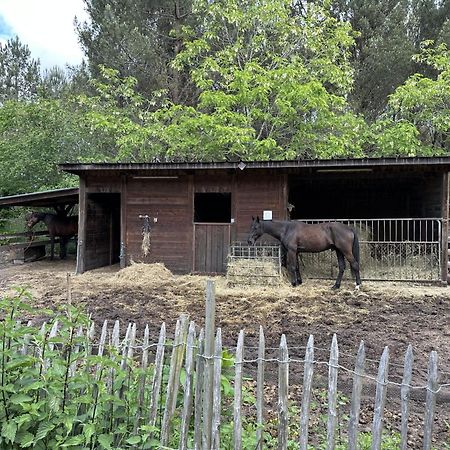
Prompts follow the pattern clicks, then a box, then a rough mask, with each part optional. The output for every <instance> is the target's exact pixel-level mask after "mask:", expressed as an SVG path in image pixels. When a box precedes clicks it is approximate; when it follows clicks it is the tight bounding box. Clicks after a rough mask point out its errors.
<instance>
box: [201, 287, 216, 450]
mask: <svg viewBox="0 0 450 450" xmlns="http://www.w3.org/2000/svg"><path fill="white" fill-rule="evenodd" d="M215 316H216V297H215V285H214V281H212V280H208V281H207V282H206V317H205V352H204V357H205V366H204V367H205V369H204V386H205V387H204V390H203V392H204V394H203V395H204V397H203V448H205V449H206V448H208V449H210V448H211V439H212V421H211V418H212V410H213V376H214V363H213V362H214V359H213V356H214V335H215V330H214V326H215V325H214V324H215Z"/></svg>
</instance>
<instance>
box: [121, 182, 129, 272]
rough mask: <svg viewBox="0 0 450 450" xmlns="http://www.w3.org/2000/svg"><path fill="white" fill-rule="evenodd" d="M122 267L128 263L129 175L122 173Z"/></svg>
mask: <svg viewBox="0 0 450 450" xmlns="http://www.w3.org/2000/svg"><path fill="white" fill-rule="evenodd" d="M119 259H120V268H121V269H123V268H124V267H126V265H127V176H126V175H122V178H121V189H120V254H119Z"/></svg>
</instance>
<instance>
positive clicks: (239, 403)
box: [233, 330, 244, 450]
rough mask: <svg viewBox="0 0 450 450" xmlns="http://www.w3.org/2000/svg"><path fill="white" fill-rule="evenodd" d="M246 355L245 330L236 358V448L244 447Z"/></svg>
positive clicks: (240, 337)
mask: <svg viewBox="0 0 450 450" xmlns="http://www.w3.org/2000/svg"><path fill="white" fill-rule="evenodd" d="M243 356H244V330H241V331H240V332H239V337H238V342H237V347H236V359H235V365H236V368H235V369H236V370H235V376H234V408H233V409H234V411H233V418H234V427H233V441H234V447H233V448H234V450H240V449H241V448H242V366H243V359H244V358H243Z"/></svg>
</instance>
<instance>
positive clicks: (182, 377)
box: [21, 280, 449, 450]
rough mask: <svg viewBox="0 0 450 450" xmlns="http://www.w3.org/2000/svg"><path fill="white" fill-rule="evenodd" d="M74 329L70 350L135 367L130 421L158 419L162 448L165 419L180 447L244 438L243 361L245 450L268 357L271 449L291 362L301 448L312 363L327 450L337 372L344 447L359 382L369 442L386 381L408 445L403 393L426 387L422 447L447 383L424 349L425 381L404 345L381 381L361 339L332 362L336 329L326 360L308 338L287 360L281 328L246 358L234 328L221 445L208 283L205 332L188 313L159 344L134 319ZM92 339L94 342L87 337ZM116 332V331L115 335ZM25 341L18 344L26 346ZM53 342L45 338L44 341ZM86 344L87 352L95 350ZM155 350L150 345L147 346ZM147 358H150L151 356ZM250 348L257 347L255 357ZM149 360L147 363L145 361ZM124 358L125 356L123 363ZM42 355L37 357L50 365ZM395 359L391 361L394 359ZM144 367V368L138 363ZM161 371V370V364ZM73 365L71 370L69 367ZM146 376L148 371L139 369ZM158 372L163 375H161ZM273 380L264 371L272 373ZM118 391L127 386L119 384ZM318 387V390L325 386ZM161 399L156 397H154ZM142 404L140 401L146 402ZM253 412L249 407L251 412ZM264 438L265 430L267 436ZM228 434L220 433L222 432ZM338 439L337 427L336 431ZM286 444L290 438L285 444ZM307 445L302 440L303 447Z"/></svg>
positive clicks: (377, 441) (375, 438) (259, 440)
mask: <svg viewBox="0 0 450 450" xmlns="http://www.w3.org/2000/svg"><path fill="white" fill-rule="evenodd" d="M57 332H58V325H57V324H55V325H54V326H53V327H52V328H51V330H50V332H49V340H48V341H49V342H51V341H52V339H51V338H52V337H55V336H56V335H57ZM77 334H78V335H79V336H81V335H83V334H84V335H86V336H87V337H88V340H87V342H88V345H87V348H85V349H82V348H81V346H78V347H76V348H75V350H74V351H75V352H81V351H83V352H92V354H94V352H95V355H98V356H102V355H103V354H104V352H105V351H106V350H105V349H107V348H108V345H109V346H112V347H114V348H115V349H117V351H118V353H117V354H118V355H121V366H123V368H125V367H126V365H130V366H131V365H133V364H134V366H135V367H138V368H139V370H141V371H142V375H141V376H140V381H139V383H138V385H137V387H135V388H136V389H138V394H137V398H138V406H137V414H136V419H135V420H136V426H135V429H137V426H138V425H139V423H142V421H146V423H147V424H148V425H150V426H157V425H158V426H160V433H159V436H158V439H159V447H158V448H162V449H167V448H170V447H169V445H170V442H173V439H172V437H173V432H174V429H173V427H174V423H175V421H174V419H175V418H176V419H177V420H176V423H177V424H178V425H177V426H179V429H177V430H176V432H177V433H178V435H179V439H178V448H179V449H188V448H194V449H196V450H200V449H224V448H233V449H236V450H239V449H243V448H248V447H245V443H243V420H244V419H245V414H246V411H245V410H244V409H243V407H242V404H243V389H245V387H244V384H245V378H244V376H245V373H244V371H245V368H246V367H248V366H251V367H252V368H253V370H254V371H255V374H256V375H255V377H256V380H255V398H256V405H255V409H254V411H255V413H254V420H255V421H256V423H255V427H254V430H255V438H254V442H255V443H256V444H255V445H254V446H253V447H252V448H256V449H258V450H262V449H263V448H267V446H266V445H265V442H266V438H265V436H266V435H265V433H266V429H265V426H266V424H265V416H266V413H267V411H266V401H267V399H266V398H265V386H267V379H266V376H267V364H268V363H270V364H276V365H277V367H278V385H277V389H276V392H277V411H276V414H277V420H276V424H277V430H276V439H277V448H278V449H287V448H288V443H289V441H292V436H290V435H289V426H290V420H292V417H289V414H290V409H289V405H290V401H289V392H290V385H289V374H290V366H291V365H292V364H297V363H298V364H302V365H303V383H302V398H301V400H300V399H299V401H300V411H299V417H300V418H299V424H298V425H299V426H298V438H296V439H297V442H298V447H297V448H299V449H302V450H306V449H307V448H308V446H310V445H311V439H310V438H314V436H310V435H311V432H310V418H311V417H310V414H311V401H312V400H311V399H312V395H313V375H314V374H315V373H316V371H317V370H318V368H319V367H322V368H326V371H327V377H328V387H327V408H328V412H327V424H326V429H327V432H326V448H327V449H334V448H335V446H336V442H337V427H338V398H339V393H338V388H337V386H338V376H339V375H340V374H342V375H345V376H346V377H347V378H350V379H352V383H353V388H352V394H351V400H350V404H349V409H350V413H349V420H348V426H347V430H346V431H345V433H344V439H345V441H346V445H348V447H347V448H348V449H350V450H356V449H357V448H359V446H358V435H359V430H360V412H361V398H362V388H363V385H364V384H368V383H371V384H372V385H374V386H375V398H374V408H373V422H372V427H371V442H372V444H371V448H372V449H373V450H377V449H381V444H382V437H383V414H384V411H385V402H386V396H387V390H388V387H389V386H391V387H395V388H396V389H398V390H399V391H400V404H401V427H400V429H399V432H400V434H401V446H400V448H401V449H402V450H403V449H406V448H408V431H409V430H408V419H409V415H410V396H411V392H412V390H414V389H421V390H423V392H425V393H426V405H425V410H424V416H423V422H424V430H423V448H424V449H425V450H428V449H431V448H432V432H433V421H434V416H435V404H436V397H437V395H438V393H440V392H442V391H443V390H444V388H447V387H448V386H449V385H448V384H441V385H439V384H438V363H437V354H436V352H435V351H432V352H431V354H430V358H429V367H428V379H427V381H426V384H424V385H423V386H412V385H411V380H412V371H413V351H412V348H411V346H409V347H408V349H407V352H406V355H405V360H404V365H403V377H402V381H401V382H393V381H391V380H389V379H388V369H389V367H390V363H389V349H388V347H386V348H385V349H384V351H383V354H382V356H381V359H380V361H379V365H378V374H377V375H376V376H372V375H369V374H368V373H367V372H366V367H367V360H366V357H365V347H364V343H361V345H360V346H359V350H358V352H357V355H356V363H355V365H354V367H351V368H348V367H345V366H344V365H341V364H340V363H339V348H338V341H337V338H336V336H333V339H332V343H331V349H330V356H329V359H328V360H326V361H320V360H318V359H316V358H315V346H314V337H313V336H310V337H309V339H308V342H307V345H306V348H305V356H304V358H303V359H301V360H300V359H299V360H296V359H295V358H292V357H290V356H289V348H288V345H287V340H286V337H285V335H282V336H281V340H280V345H279V349H278V351H277V352H276V353H277V354H276V356H275V357H273V354H272V355H271V356H270V357H268V355H267V352H266V348H265V337H264V331H263V329H262V328H260V333H259V344H258V347H257V352H255V355H254V356H255V357H254V358H251V359H250V358H249V359H245V358H244V350H245V347H244V331H240V333H239V336H238V339H237V346H236V349H235V353H234V357H233V358H230V357H228V359H230V360H232V363H233V370H234V376H233V380H232V386H233V391H234V398H233V401H232V408H233V411H232V415H231V416H232V421H231V422H230V424H232V425H231V426H232V430H233V431H232V439H231V441H232V442H231V443H229V444H227V446H225V444H223V443H222V441H221V432H222V425H223V417H224V408H229V407H230V405H231V403H230V402H228V403H227V404H226V405H225V404H224V403H223V399H222V375H223V367H222V366H223V364H224V363H225V362H228V361H226V359H227V358H226V357H224V356H223V355H224V350H225V348H224V347H223V345H222V332H221V329H220V328H217V329H216V328H215V288H214V283H213V281H211V280H208V282H207V286H206V315H205V326H204V329H202V330H200V332H199V333H198V335H197V330H196V327H195V324H194V323H193V322H190V321H189V318H188V316H186V315H183V316H181V317H180V319H179V320H178V321H177V324H176V329H175V334H174V337H173V339H168V337H167V335H166V326H165V324H164V323H163V324H162V326H161V329H160V334H159V340H158V342H157V343H156V342H154V343H151V342H150V338H149V335H150V333H149V328H148V326H147V327H146V328H145V330H144V332H143V336H142V339H140V338H139V337H138V330H137V327H136V324H129V325H128V326H127V328H126V332H125V336H124V337H123V333H121V331H120V325H119V322H118V321H116V322H115V324H114V327H113V328H112V330H111V329H110V327H109V326H108V322H107V321H105V322H104V323H103V325H102V326H101V331H99V332H98V333H97V332H96V329H95V324H93V323H92V324H91V325H90V326H89V328H88V329H87V330H85V331H83V330H82V329H80V330H78V332H77ZM95 335H97V336H99V337H97V338H95V339H94V336H95ZM121 336H122V338H121ZM27 345H29V344H27V343H25V344H24V346H23V348H22V349H21V351H22V352H24V353H26V352H27V351H28V349H27ZM49 345H52V344H49ZM94 349H95V350H94ZM153 350H154V351H153ZM168 350H171V354H170V363H169V366H168V367H167V363H166V362H165V361H167V360H168V359H169V358H168V356H169V355H168V354H167V351H168ZM150 352H152V354H154V358H151V353H150ZM256 353H257V354H256ZM151 359H152V361H151ZM131 361H133V362H134V363H132V362H131ZM50 363H51V362H50V361H46V364H50ZM397 366H398V365H397ZM150 367H151V368H152V371H151V372H147V369H149V368H150ZM167 369H168V370H167ZM75 370H76V367H75V365H74V367H71V371H72V372H75ZM146 373H148V374H150V373H151V377H150V376H147V377H146ZM163 374H165V375H163ZM272 380H273V377H272ZM124 388H126V386H124ZM325 389H326V387H325ZM162 401H163V402H164V404H161V402H162ZM146 403H147V404H146ZM252 414H253V413H252ZM272 437H273V436H272ZM228 438H229V436H228ZM339 439H340V441H339V442H340V443H341V444H342V439H343V438H342V434H341V436H340V437H339ZM289 445H291V444H289ZM309 448H310V447H309Z"/></svg>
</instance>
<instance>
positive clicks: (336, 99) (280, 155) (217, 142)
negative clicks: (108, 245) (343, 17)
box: [91, 0, 365, 161]
mask: <svg viewBox="0 0 450 450" xmlns="http://www.w3.org/2000/svg"><path fill="white" fill-rule="evenodd" d="M291 6H292V5H291V3H290V2H288V1H286V0H276V1H262V2H258V3H254V2H246V1H242V0H227V1H222V2H213V3H211V2H207V1H204V0H199V1H197V2H196V3H195V4H194V13H195V14H196V15H197V17H201V18H202V20H203V21H202V22H201V23H200V24H199V25H198V27H197V28H195V29H192V28H185V29H184V30H183V32H184V33H185V34H186V36H191V37H190V39H189V40H187V41H186V44H185V46H184V48H183V51H181V52H180V53H179V54H178V55H177V57H176V58H175V60H174V63H173V66H174V67H175V68H176V69H178V70H180V71H186V72H188V73H189V74H190V77H191V80H192V82H193V83H194V84H195V87H196V89H197V91H198V93H199V94H198V101H197V102H196V103H195V104H194V105H192V106H186V105H185V104H179V103H175V102H171V101H170V99H167V98H166V99H165V100H166V101H165V102H164V101H163V102H160V103H158V101H157V99H158V95H159V94H160V93H159V92H156V93H154V94H155V95H154V98H153V99H152V102H153V105H157V106H159V107H158V108H157V109H156V111H154V112H150V113H141V114H138V113H137V112H136V111H135V110H134V111H133V108H131V109H130V108H129V107H127V108H125V112H124V113H122V114H121V112H120V111H119V110H118V109H117V107H118V106H119V104H118V102H117V99H119V98H120V97H124V95H123V92H121V91H120V89H125V91H126V92H127V96H128V99H127V101H125V104H126V105H127V106H132V105H130V102H129V101H128V100H130V98H131V91H130V90H129V88H131V87H132V86H131V85H132V84H133V79H130V78H127V79H125V80H124V83H123V85H122V88H119V85H117V86H116V87H115V94H114V93H111V92H107V91H105V89H103V90H100V91H99V92H100V95H99V96H97V100H95V99H92V100H91V102H93V103H94V104H92V103H91V105H92V106H93V110H94V115H91V118H92V119H94V122H95V126H96V127H104V128H109V129H110V130H111V129H113V131H114V133H115V136H116V142H117V145H118V154H119V158H120V159H132V160H149V159H159V158H164V159H170V160H191V161H192V160H221V159H222V160H223V159H269V158H270V159H284V158H289V159H291V158H296V157H313V158H315V157H319V158H331V157H345V156H360V155H362V144H363V136H364V129H365V124H364V121H363V120H362V119H361V118H360V117H358V116H355V115H354V114H352V112H351V111H350V108H349V106H348V104H347V102H346V100H345V96H346V95H347V94H348V93H349V92H350V89H351V86H352V69H351V67H350V64H349V61H348V57H349V49H350V47H351V45H352V44H353V36H352V31H351V28H350V26H349V25H348V24H347V23H343V22H340V21H338V20H336V19H335V18H333V17H332V16H331V15H330V13H329V11H328V10H327V9H325V8H323V7H321V6H318V5H315V4H309V5H308V8H307V9H306V11H305V16H304V17H301V18H300V17H298V16H295V15H294V14H292V8H291ZM196 32H197V34H196ZM115 75H118V74H117V73H116V74H115ZM119 78H120V77H119ZM116 81H117V80H116ZM134 82H135V81H134ZM110 87H111V85H110ZM113 91H114V89H113ZM105 94H107V95H105ZM111 99H114V105H111V102H110V100H111ZM155 99H156V100H155ZM133 101H134V102H135V101H136V98H135V99H133ZM133 101H132V102H131V103H133ZM139 102H140V100H138V103H139ZM146 105H148V103H146ZM134 106H138V105H137V104H136V103H135V104H134ZM142 106H144V105H143V104H141V105H140V107H142ZM114 116H116V120H112V118H113V117H114Z"/></svg>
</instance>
